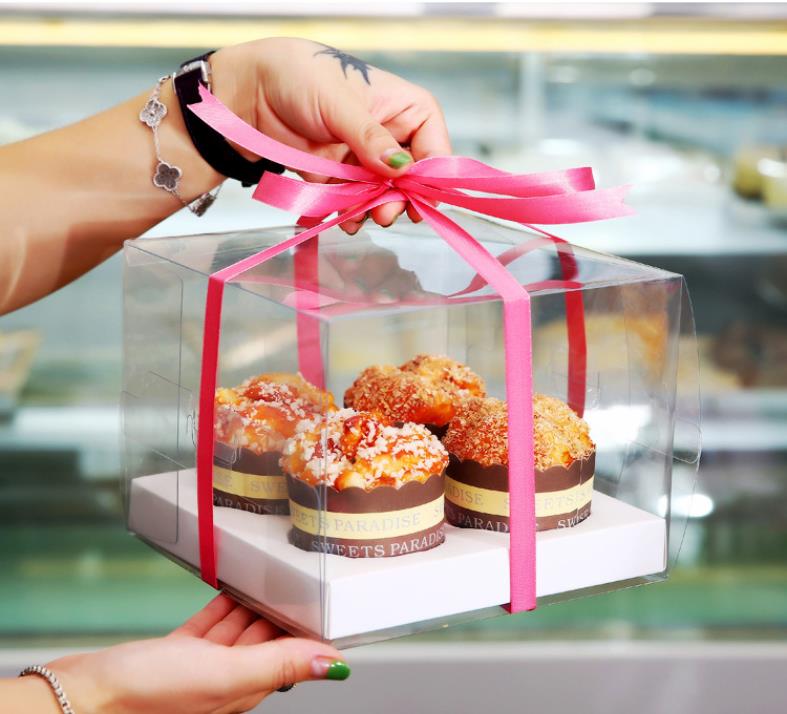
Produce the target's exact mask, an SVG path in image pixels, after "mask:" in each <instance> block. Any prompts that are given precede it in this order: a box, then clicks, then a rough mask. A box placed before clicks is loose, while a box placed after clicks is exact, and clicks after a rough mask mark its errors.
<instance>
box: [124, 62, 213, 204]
mask: <svg viewBox="0 0 787 714" xmlns="http://www.w3.org/2000/svg"><path fill="white" fill-rule="evenodd" d="M171 78H172V75H171V74H168V75H166V76H164V77H161V78H160V79H159V81H158V82H157V83H156V87H155V89H154V90H153V92H152V94H151V95H150V98H149V99H148V101H147V102H145V106H144V107H142V110H141V111H140V112H139V120H140V121H141V122H142V123H143V124H145V125H146V126H148V127H150V129H151V131H152V132H153V147H154V148H155V150H156V168H155V170H154V172H153V185H154V186H155V187H156V188H160V189H162V190H164V191H166V192H167V193H171V194H172V195H173V196H175V197H176V198H177V199H178V200H179V201H180V202H181V203H182V204H183V205H184V206H185V207H186V208H188V209H189V211H191V212H192V213H193V214H194V215H195V216H202V215H204V213H205V211H207V210H208V209H209V208H210V207H211V206H212V205H213V202H214V201H215V200H216V198H217V197H218V195H219V191H221V186H222V184H219V187H218V188H217V189H216V190H215V192H213V193H210V192H208V193H203V194H202V195H201V196H197V198H195V199H194V200H193V201H192V202H191V203H188V202H187V201H184V200H183V198H182V197H181V195H180V193H179V192H178V187H179V186H180V179H181V177H182V176H183V171H182V170H181V168H180V167H179V166H175V165H174V164H170V163H169V162H167V161H164V159H163V158H161V144H160V143H159V136H158V128H159V125H160V124H161V122H162V121H164V117H165V116H167V105H166V104H164V102H162V101H161V87H162V86H163V84H164V82H166V81H168V80H169V79H171Z"/></svg>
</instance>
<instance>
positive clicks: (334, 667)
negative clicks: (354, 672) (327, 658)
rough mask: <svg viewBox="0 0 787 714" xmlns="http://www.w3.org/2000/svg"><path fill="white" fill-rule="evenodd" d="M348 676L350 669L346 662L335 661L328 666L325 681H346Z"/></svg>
mask: <svg viewBox="0 0 787 714" xmlns="http://www.w3.org/2000/svg"><path fill="white" fill-rule="evenodd" d="M349 676H350V668H349V666H348V665H347V663H346V662H342V661H341V660H340V659H336V660H334V661H333V662H331V663H330V664H329V665H328V671H327V672H326V673H325V679H338V680H342V679H347V677H349Z"/></svg>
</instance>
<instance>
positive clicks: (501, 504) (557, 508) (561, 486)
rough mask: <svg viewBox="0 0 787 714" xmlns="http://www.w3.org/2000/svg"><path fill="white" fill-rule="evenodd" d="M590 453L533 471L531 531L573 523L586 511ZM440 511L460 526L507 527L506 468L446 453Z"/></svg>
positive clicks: (590, 491) (592, 466) (592, 467)
mask: <svg viewBox="0 0 787 714" xmlns="http://www.w3.org/2000/svg"><path fill="white" fill-rule="evenodd" d="M595 465H596V458H595V454H591V455H590V456H589V457H588V458H586V459H579V460H576V461H574V462H573V463H572V464H571V466H569V467H568V468H565V467H563V466H553V467H551V468H548V469H545V470H543V471H541V470H536V494H535V504H536V530H538V531H545V530H551V529H553V528H567V527H571V526H575V525H577V524H578V523H580V522H582V521H583V520H585V518H587V517H588V516H589V515H590V502H591V499H592V496H593V473H594V471H595ZM445 495H446V504H445V514H446V519H447V520H448V522H449V523H451V524H452V525H455V526H459V527H461V528H478V529H482V530H493V531H500V532H504V533H507V532H508V531H509V517H508V516H509V499H508V469H507V467H506V466H502V465H501V466H494V465H493V466H482V465H481V464H479V463H478V462H476V461H473V460H472V459H464V460H462V459H459V458H457V457H456V456H455V455H453V454H451V457H450V461H449V464H448V469H447V476H446V491H445Z"/></svg>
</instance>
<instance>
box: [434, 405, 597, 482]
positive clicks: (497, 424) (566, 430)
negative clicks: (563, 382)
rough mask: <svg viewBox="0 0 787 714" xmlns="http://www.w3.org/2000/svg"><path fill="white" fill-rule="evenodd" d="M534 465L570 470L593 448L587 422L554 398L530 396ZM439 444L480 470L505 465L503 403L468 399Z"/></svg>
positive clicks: (506, 438) (505, 438)
mask: <svg viewBox="0 0 787 714" xmlns="http://www.w3.org/2000/svg"><path fill="white" fill-rule="evenodd" d="M533 435H534V441H535V449H534V456H535V464H536V468H537V469H539V470H540V471H543V470H545V469H548V468H549V467H550V466H570V465H571V463H572V462H573V461H575V460H576V459H583V458H586V457H587V456H589V455H590V454H591V453H592V452H593V450H594V449H595V448H596V447H595V444H594V443H593V441H592V440H591V439H590V431H589V429H588V425H587V422H585V421H584V420H583V419H580V418H579V417H578V416H577V415H576V414H575V413H574V412H573V410H572V409H571V408H570V407H569V406H568V405H567V404H566V403H565V402H562V401H560V400H559V399H556V398H555V397H548V396H545V395H543V394H535V395H533ZM443 444H444V445H445V447H446V448H447V449H448V450H449V451H450V452H451V453H453V454H456V456H458V457H459V458H460V459H472V460H473V461H477V462H478V463H480V464H481V465H482V466H492V465H494V464H507V463H508V413H507V409H506V403H505V402H503V401H501V400H499V399H493V398H491V397H488V398H478V397H472V398H470V399H468V400H466V401H465V402H464V404H463V405H462V406H461V407H460V408H459V410H458V411H457V414H456V416H455V417H454V418H453V419H452V420H451V423H450V424H449V426H448V431H447V432H446V434H445V437H444V438H443Z"/></svg>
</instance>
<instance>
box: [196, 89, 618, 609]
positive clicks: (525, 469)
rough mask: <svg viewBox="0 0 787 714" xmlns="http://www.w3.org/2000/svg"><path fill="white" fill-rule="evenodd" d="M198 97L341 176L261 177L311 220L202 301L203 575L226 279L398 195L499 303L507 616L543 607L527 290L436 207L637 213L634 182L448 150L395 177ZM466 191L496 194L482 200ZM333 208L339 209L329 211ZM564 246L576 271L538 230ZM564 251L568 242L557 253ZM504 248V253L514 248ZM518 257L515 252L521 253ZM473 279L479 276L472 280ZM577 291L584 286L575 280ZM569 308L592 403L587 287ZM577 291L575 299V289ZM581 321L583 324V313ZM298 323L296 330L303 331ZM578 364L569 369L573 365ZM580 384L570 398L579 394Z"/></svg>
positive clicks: (499, 212)
mask: <svg viewBox="0 0 787 714" xmlns="http://www.w3.org/2000/svg"><path fill="white" fill-rule="evenodd" d="M200 96H201V100H202V101H201V102H200V103H198V104H193V105H191V106H190V107H189V109H190V110H191V111H193V112H194V113H195V114H196V115H197V116H198V117H199V118H200V119H202V120H203V121H204V122H205V123H206V124H208V125H209V126H211V127H212V128H213V129H215V130H216V131H218V132H219V133H221V134H222V135H223V136H225V137H226V138H227V139H229V140H231V141H233V142H234V143H236V144H238V145H240V146H242V147H243V148H245V149H247V150H248V151H251V152H252V153H254V154H256V155H258V156H260V157H264V158H266V159H269V160H271V161H275V162H278V163H280V164H283V165H285V166H287V167H288V168H290V169H293V170H297V171H308V172H310V173H313V174H319V175H322V176H327V177H331V178H335V179H340V180H343V182H342V183H332V184H328V183H323V184H318V183H307V182H305V181H300V180H297V179H293V178H289V177H287V176H282V175H279V174H274V173H264V174H263V176H262V180H261V181H260V183H259V185H258V186H257V188H256V190H255V191H254V198H255V199H256V200H258V201H261V202H263V203H266V204H268V205H270V206H274V207H276V208H281V209H283V210H286V211H291V212H293V213H297V214H298V215H299V216H300V220H299V225H301V226H309V227H308V228H306V229H305V230H303V231H301V232H298V233H296V234H295V235H293V236H292V237H291V238H288V239H287V240H284V241H282V242H281V243H279V244H277V245H275V246H272V247H270V248H267V249H265V250H263V251H261V252H259V253H257V254H256V255H252V256H250V257H248V258H245V259H243V260H240V261H238V262H237V263H235V264H233V265H230V266H229V267H227V268H224V269H223V270H220V271H218V272H216V273H214V274H213V275H211V276H210V278H209V281H208V296H207V302H206V307H205V326H204V335H203V357H202V374H201V382H200V415H201V417H200V420H199V429H198V443H197V492H198V513H199V536H200V564H201V570H202V577H203V579H204V580H205V581H206V582H208V583H210V584H211V585H213V586H214V587H216V586H217V584H218V581H217V576H216V555H215V541H214V532H213V493H212V480H213V412H214V403H213V402H214V392H215V388H216V371H217V365H218V353H219V327H220V322H221V305H222V297H223V288H224V284H225V283H226V282H227V281H229V280H232V279H234V278H236V277H238V276H239V275H241V274H242V273H243V272H244V271H246V270H248V269H250V268H252V267H254V266H256V265H259V264H261V263H264V262H265V261H266V260H269V259H271V258H273V257H274V256H276V255H278V254H280V253H282V252H284V251H287V250H289V249H291V248H296V247H297V246H299V245H300V244H302V243H305V242H306V241H309V240H310V239H312V238H314V237H316V236H317V235H319V234H320V233H321V232H323V231H325V230H326V229H328V228H331V227H332V226H335V225H337V224H339V223H341V222H344V221H346V220H348V219H350V218H353V217H355V216H361V215H364V214H365V213H366V212H367V211H369V210H371V209H372V208H375V207H376V206H380V205H382V204H384V203H389V202H391V201H408V202H409V203H410V204H411V205H412V206H413V208H414V209H415V210H416V211H417V212H418V214H419V215H420V216H422V217H423V219H424V220H425V221H426V222H427V223H428V224H429V225H430V226H431V227H432V229H433V230H434V231H435V233H437V234H438V235H439V236H440V237H441V238H442V239H443V240H445V241H446V242H447V243H448V244H449V245H450V247H451V248H452V249H453V250H454V251H456V252H457V253H458V254H459V255H460V256H461V257H462V259H464V260H465V261H466V262H467V263H468V264H469V265H470V266H471V267H472V268H473V270H475V271H476V272H477V274H478V280H480V281H481V282H482V283H488V284H489V285H490V286H491V287H492V288H493V289H494V290H495V292H497V293H498V294H499V295H500V297H501V299H502V301H503V315H504V343H505V354H506V369H505V373H506V396H507V402H508V434H509V439H508V443H509V490H510V494H509V497H510V513H511V517H510V553H509V564H510V588H511V601H510V604H509V605H508V609H509V610H510V611H511V612H519V611H522V610H532V609H534V608H535V606H536V557H535V556H536V552H535V543H536V525H535V524H536V520H535V498H534V494H535V483H534V478H535V477H534V463H533V409H532V392H533V385H532V354H531V353H532V350H531V324H530V298H529V295H528V293H527V290H526V289H525V288H524V287H523V286H521V285H520V284H519V283H518V282H517V281H516V280H515V279H514V278H513V276H512V275H511V274H510V273H509V272H508V270H507V269H506V268H505V265H506V264H507V262H510V259H511V256H509V261H506V260H505V259H504V258H505V255H504V256H501V258H500V259H498V258H496V257H494V256H493V255H492V254H491V253H489V252H488V251H487V250H486V249H485V248H484V247H483V246H482V245H481V244H480V243H479V242H478V241H477V240H475V238H473V237H472V236H471V235H470V234H469V233H467V231H465V230H464V229H463V228H462V227H461V226H459V225H458V224H457V223H456V222H454V221H453V220H451V219H450V218H449V217H448V216H446V215H444V214H443V213H441V212H440V211H439V210H438V209H436V208H435V207H434V206H433V205H432V204H433V203H434V202H439V203H445V204H450V205H453V206H460V207H462V208H467V209H470V210H473V211H477V212H478V213H483V214H486V215H489V216H495V217H497V218H504V219H508V220H512V221H516V222H518V223H521V224H523V225H525V226H527V227H529V228H533V226H532V224H541V225H550V224H561V223H581V222H586V221H596V220H601V219H606V218H615V217H618V216H627V215H630V214H632V213H633V210H632V209H631V208H629V207H628V206H626V205H625V204H624V203H623V199H624V197H625V194H626V192H627V190H628V187H626V186H619V187H615V188H610V189H597V188H595V184H594V180H593V173H592V170H591V169H590V168H586V167H584V168H575V169H568V170H566V171H552V172H544V173H535V174H511V173H508V172H505V171H500V170H498V169H495V168H493V167H491V166H487V165H486V164H484V163H482V162H480V161H476V160H475V159H470V158H465V157H460V156H445V157H433V158H428V159H423V160H421V161H418V162H416V163H415V164H413V165H411V167H410V168H409V170H408V171H407V172H406V173H405V174H403V175H402V176H399V177H395V178H388V177H385V176H380V175H378V174H375V173H374V172H372V171H370V170H369V169H366V168H364V167H361V166H350V165H349V164H343V163H339V162H336V161H332V160H330V159H326V158H322V157H319V156H313V155H311V154H308V153H306V152H303V151H299V150H298V149H294V148H292V147H289V146H286V145H285V144H281V143H279V142H278V141H275V140H274V139H271V138H270V137H268V136H265V135H264V134H262V133H261V132H259V131H257V130H256V129H254V128H253V127H251V126H249V125H248V124H246V123H245V122H244V121H243V120H242V119H240V118H239V117H237V116H235V115H234V114H233V113H232V112H231V111H230V110H229V109H227V107H225V106H224V105H223V104H222V103H221V102H220V101H219V100H218V99H216V98H215V97H214V96H213V95H212V94H210V92H208V91H207V90H206V89H204V88H200ZM462 189H466V190H470V191H474V192H481V193H485V194H489V195H487V196H476V195H471V194H468V193H465V192H464V191H463V190H462ZM337 211H345V212H344V213H342V214H341V215H340V216H335V217H334V218H330V219H328V218H327V217H328V216H330V215H331V214H333V213H336V212H337ZM534 230H536V231H538V232H540V233H541V234H542V235H543V236H545V237H546V238H547V239H548V240H550V241H551V242H553V243H555V244H556V246H557V247H558V250H559V254H560V258H561V265H562V267H563V270H564V277H565V278H567V279H571V278H573V277H576V275H575V273H576V266H575V263H574V261H573V256H571V254H570V249H567V244H565V242H564V241H562V240H561V239H559V238H557V237H556V236H552V235H551V234H549V233H547V232H546V231H543V230H541V229H538V228H535V229H534ZM561 247H562V250H561ZM507 253H508V251H507ZM518 254H521V253H519V252H517V251H516V250H515V251H514V256H513V257H515V256H516V255H518ZM474 282H476V281H474ZM569 285H570V286H571V285H573V286H574V287H578V286H579V284H578V283H570V284H569ZM569 294H571V293H567V297H566V308H567V319H568V323H569V331H571V329H572V317H571V315H570V314H569V307H570V306H573V307H572V311H571V312H573V317H574V319H573V323H574V328H577V327H580V328H581V330H582V334H581V339H580V340H579V343H578V344H579V345H580V349H578V350H573V351H572V349H571V347H570V349H569V353H570V356H569V360H570V362H571V359H572V356H573V358H574V365H573V370H574V371H575V372H577V373H579V375H580V380H579V382H580V383H581V388H577V381H576V380H573V379H572V380H571V384H570V389H569V392H570V393H569V401H570V402H571V403H572V406H574V407H575V409H577V408H578V410H579V411H580V412H581V410H582V406H581V405H582V400H583V399H584V371H585V364H584V360H585V357H584V323H583V322H582V319H581V318H582V312H581V293H578V292H576V293H574V296H575V297H574V298H573V299H571V300H570V301H569V298H568V295H569ZM577 296H579V302H577V300H576V297H577ZM577 318H579V324H578V321H577ZM300 334H301V333H300V330H299V336H300ZM569 372H570V373H571V372H572V365H571V364H570V365H569ZM572 389H573V392H574V396H573V398H572V394H571V392H572Z"/></svg>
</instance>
